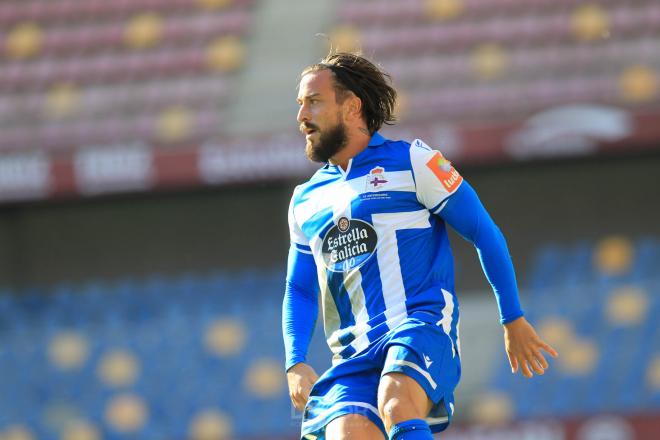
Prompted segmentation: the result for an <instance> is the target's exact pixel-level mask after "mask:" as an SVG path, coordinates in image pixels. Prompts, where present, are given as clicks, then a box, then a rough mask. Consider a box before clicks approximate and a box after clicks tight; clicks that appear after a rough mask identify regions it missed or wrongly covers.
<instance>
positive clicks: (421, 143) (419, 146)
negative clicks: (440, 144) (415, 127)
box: [413, 139, 433, 151]
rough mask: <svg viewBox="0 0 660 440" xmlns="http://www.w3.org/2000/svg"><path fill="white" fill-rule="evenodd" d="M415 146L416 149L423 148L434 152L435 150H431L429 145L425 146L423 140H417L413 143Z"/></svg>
mask: <svg viewBox="0 0 660 440" xmlns="http://www.w3.org/2000/svg"><path fill="white" fill-rule="evenodd" d="M413 145H414V146H415V147H417V148H421V149H422V150H426V151H433V150H432V149H431V147H429V146H428V145H426V144H425V143H424V142H423V141H422V140H420V139H415V141H414V142H413Z"/></svg>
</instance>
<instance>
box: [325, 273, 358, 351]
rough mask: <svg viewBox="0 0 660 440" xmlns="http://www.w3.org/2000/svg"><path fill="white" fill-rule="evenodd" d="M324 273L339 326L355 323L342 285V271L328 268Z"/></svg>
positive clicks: (343, 326)
mask: <svg viewBox="0 0 660 440" xmlns="http://www.w3.org/2000/svg"><path fill="white" fill-rule="evenodd" d="M326 273H327V276H328V288H329V289H330V294H331V295H332V299H333V300H334V301H335V305H336V306H337V311H338V312H339V320H340V322H341V328H346V327H348V326H353V325H355V317H354V316H353V310H352V308H351V299H350V298H349V296H348V292H347V291H346V288H345V287H344V274H343V273H342V272H332V271H331V270H328V269H326ZM354 339H355V337H354ZM342 345H343V344H342Z"/></svg>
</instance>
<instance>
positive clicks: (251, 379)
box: [245, 359, 284, 397]
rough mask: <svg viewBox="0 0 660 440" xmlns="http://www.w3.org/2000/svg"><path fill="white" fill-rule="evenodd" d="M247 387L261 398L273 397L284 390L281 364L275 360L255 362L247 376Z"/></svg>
mask: <svg viewBox="0 0 660 440" xmlns="http://www.w3.org/2000/svg"><path fill="white" fill-rule="evenodd" d="M245 386H246V388H247V389H248V390H250V392H252V393H253V394H256V395H257V396H259V397H273V396H276V395H278V394H279V393H280V392H281V391H282V390H283V389H284V375H283V374H282V366H281V363H280V362H278V361H275V360H273V359H260V360H257V361H255V362H254V363H253V364H252V365H251V366H250V367H249V369H248V371H247V374H246V375H245Z"/></svg>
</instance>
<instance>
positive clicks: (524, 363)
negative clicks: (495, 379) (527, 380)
mask: <svg viewBox="0 0 660 440" xmlns="http://www.w3.org/2000/svg"><path fill="white" fill-rule="evenodd" d="M520 368H521V370H522V373H523V376H525V377H532V376H533V374H532V370H530V369H529V365H527V361H524V360H523V361H521V362H520Z"/></svg>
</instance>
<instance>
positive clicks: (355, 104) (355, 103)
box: [346, 93, 362, 119]
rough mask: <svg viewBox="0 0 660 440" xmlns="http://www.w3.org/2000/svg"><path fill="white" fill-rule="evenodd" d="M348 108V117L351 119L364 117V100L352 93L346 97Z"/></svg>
mask: <svg viewBox="0 0 660 440" xmlns="http://www.w3.org/2000/svg"><path fill="white" fill-rule="evenodd" d="M346 109H347V115H346V116H347V117H348V118H350V119H356V118H357V119H360V118H362V100H361V99H360V98H358V97H357V96H355V94H353V93H351V94H350V96H349V97H348V98H346Z"/></svg>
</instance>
